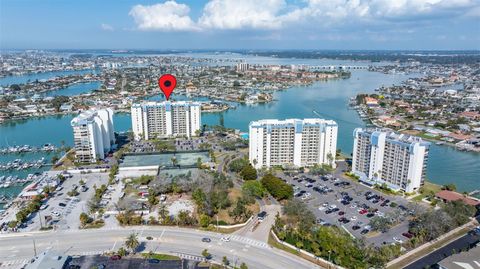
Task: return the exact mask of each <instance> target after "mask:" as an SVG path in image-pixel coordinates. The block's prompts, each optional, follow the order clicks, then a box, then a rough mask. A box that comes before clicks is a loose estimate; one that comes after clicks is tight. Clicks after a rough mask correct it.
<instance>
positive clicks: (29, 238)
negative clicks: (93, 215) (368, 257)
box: [0, 226, 320, 269]
mask: <svg viewBox="0 0 480 269" xmlns="http://www.w3.org/2000/svg"><path fill="white" fill-rule="evenodd" d="M134 229H136V230H134ZM132 231H135V232H137V233H138V235H139V241H140V242H141V243H142V245H141V247H140V250H141V249H144V250H145V251H150V250H152V251H156V252H163V253H182V254H185V255H196V256H200V255H201V252H202V250H203V249H208V251H209V252H210V253H211V254H212V255H213V259H214V260H217V261H221V260H222V257H223V256H226V257H228V259H229V260H230V261H238V264H239V263H241V262H245V263H246V264H247V265H248V267H249V268H295V269H302V268H320V267H318V266H316V265H314V264H312V263H310V262H308V261H306V260H303V259H301V258H299V257H297V256H294V255H292V254H290V253H286V252H283V251H280V250H277V249H274V248H271V247H270V246H268V245H267V244H266V243H264V242H260V241H257V240H254V239H250V238H247V237H243V236H239V235H230V241H229V242H222V241H221V240H220V239H221V238H222V237H223V236H224V235H222V234H218V233H213V232H205V231H199V230H193V229H183V228H174V227H159V226H157V227H135V228H132V227H129V228H128V229H124V228H117V229H111V230H106V229H92V230H70V231H57V232H32V233H21V234H20V233H19V234H8V235H0V261H2V263H3V265H2V266H6V265H10V266H12V267H11V268H17V267H19V266H20V265H21V264H22V263H25V262H28V260H29V259H31V258H32V256H33V255H34V242H35V246H36V250H37V253H40V252H42V251H46V250H49V249H52V250H55V251H58V252H61V253H65V254H68V255H93V254H99V253H102V252H105V251H112V250H117V249H119V248H120V247H121V246H122V245H123V243H124V242H125V240H126V237H127V236H128V235H129V234H130V233H132ZM147 236H151V237H153V240H147V239H146V237H147ZM202 237H209V238H211V240H212V241H211V242H210V243H204V242H202V240H201V239H202ZM15 266H16V267H15ZM0 267H1V266H0Z"/></svg>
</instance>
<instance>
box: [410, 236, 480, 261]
mask: <svg viewBox="0 0 480 269" xmlns="http://www.w3.org/2000/svg"><path fill="white" fill-rule="evenodd" d="M479 241H480V235H471V234H468V233H467V234H466V235H464V236H462V237H460V238H459V239H457V240H455V241H453V242H451V243H450V244H448V245H446V246H444V247H442V248H440V249H438V250H436V251H434V252H432V253H430V254H429V255H427V256H425V257H423V258H421V259H419V260H417V261H415V262H413V263H411V264H409V265H408V266H406V267H405V269H416V268H427V267H430V266H432V265H435V264H437V263H438V262H440V261H441V260H443V259H445V258H446V257H448V256H450V255H452V254H453V250H455V251H457V252H458V251H459V250H461V249H464V248H467V247H471V246H473V245H476V244H477V243H478V242H479Z"/></svg>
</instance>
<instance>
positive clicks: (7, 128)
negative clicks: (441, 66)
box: [0, 56, 480, 191]
mask: <svg viewBox="0 0 480 269" xmlns="http://www.w3.org/2000/svg"><path fill="white" fill-rule="evenodd" d="M265 61H266V63H269V64H312V65H329V64H330V65H334V64H339V65H348V64H352V65H361V64H363V63H358V62H346V61H332V60H323V59H322V60H302V59H276V58H268V57H251V56H250V57H249V58H247V62H249V63H265ZM41 75H43V74H41ZM407 78H408V77H407V76H404V75H386V74H381V73H374V72H368V71H365V70H356V71H353V72H352V76H351V78H349V79H338V80H329V81H322V82H317V83H315V84H313V85H311V86H307V87H293V88H291V89H288V90H285V91H280V92H275V93H274V99H275V101H274V102H271V103H268V104H263V105H237V107H236V109H233V110H229V111H226V112H224V113H223V115H224V122H225V126H226V127H230V128H235V129H240V130H241V131H244V132H246V131H248V124H249V122H250V121H252V120H259V119H267V118H278V119H285V118H306V117H317V115H315V114H314V113H313V110H315V111H317V112H318V113H319V114H320V116H321V117H323V118H326V119H333V120H335V121H337V123H338V125H339V133H338V148H339V149H341V150H342V152H344V153H346V154H350V153H351V152H352V146H353V137H352V132H353V129H354V128H356V127H362V126H364V123H363V121H362V120H361V119H360V118H359V117H358V115H357V113H356V112H355V111H354V110H350V109H348V99H349V98H350V97H353V96H355V95H356V94H357V93H360V92H363V93H364V92H373V91H374V89H375V88H378V87H380V86H382V85H385V86H388V85H392V84H399V83H400V82H401V81H403V80H405V79H407ZM1 81H2V80H0V83H3V82H1ZM149 99H151V100H163V97H160V96H155V97H151V98H149ZM171 99H173V100H186V99H189V98H187V97H185V96H179V95H175V94H173V95H172V97H171ZM197 100H198V99H197ZM200 100H207V99H206V98H201V99H200ZM72 118H73V115H66V116H53V117H44V118H36V119H30V120H24V121H17V122H10V123H6V124H3V125H0V147H4V146H6V145H7V143H8V144H9V145H23V144H28V145H33V146H38V145H41V144H44V143H54V144H56V145H60V142H61V141H62V140H63V141H64V142H65V144H66V145H72V144H73V135H72V130H71V127H70V120H71V119H72ZM219 118H220V113H203V114H202V123H204V124H209V125H213V124H218V123H219ZM114 124H115V130H116V131H126V130H128V129H130V128H131V121H130V115H129V114H116V115H115V116H114ZM27 155H28V156H27ZM27 155H26V156H25V157H21V158H32V159H39V158H40V157H41V156H36V155H35V154H27ZM31 155H32V156H33V157H31ZM15 156H16V155H14V156H8V157H7V156H0V162H4V161H5V160H7V159H8V160H11V159H15V158H20V157H15ZM48 157H50V158H51V155H50V156H48ZM479 172H480V154H476V153H468V152H460V151H456V150H454V149H453V148H451V147H447V146H437V145H432V146H431V150H430V156H429V163H428V168H427V177H428V179H429V180H430V181H432V182H434V183H438V184H446V183H455V184H456V185H457V187H458V189H459V190H460V191H470V190H474V189H480V181H479V180H478V174H479Z"/></svg>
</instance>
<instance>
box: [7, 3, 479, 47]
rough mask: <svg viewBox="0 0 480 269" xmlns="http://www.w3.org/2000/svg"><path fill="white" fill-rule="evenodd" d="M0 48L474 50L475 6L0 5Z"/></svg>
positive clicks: (441, 4) (464, 4)
mask: <svg viewBox="0 0 480 269" xmlns="http://www.w3.org/2000/svg"><path fill="white" fill-rule="evenodd" d="M0 49H2V50H4V49H158V50H161V49H227V50H228V49H341V50H344V49H345V50H351V49H354V50H361V49H371V50H377V49H387V50H471V49H475V50H478V49H480V0H191V1H185V0H175V1H173V0H172V1H141V0H136V1H133V0H78V1H67V0H62V1H61V0H0Z"/></svg>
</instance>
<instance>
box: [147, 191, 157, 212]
mask: <svg viewBox="0 0 480 269" xmlns="http://www.w3.org/2000/svg"><path fill="white" fill-rule="evenodd" d="M147 200H148V205H149V206H150V208H153V207H154V206H155V205H157V204H158V198H157V196H156V195H155V191H154V190H153V189H148V199H147Z"/></svg>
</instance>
